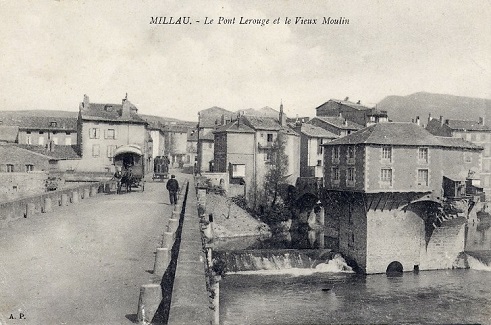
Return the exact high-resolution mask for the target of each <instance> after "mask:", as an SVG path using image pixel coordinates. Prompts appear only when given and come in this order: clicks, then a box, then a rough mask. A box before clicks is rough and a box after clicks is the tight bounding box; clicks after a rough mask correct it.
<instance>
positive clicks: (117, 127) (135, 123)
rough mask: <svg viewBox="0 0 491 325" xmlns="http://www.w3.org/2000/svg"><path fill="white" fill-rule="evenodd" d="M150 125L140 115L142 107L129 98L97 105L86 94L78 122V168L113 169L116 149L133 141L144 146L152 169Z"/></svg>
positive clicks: (92, 170)
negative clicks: (148, 127)
mask: <svg viewBox="0 0 491 325" xmlns="http://www.w3.org/2000/svg"><path fill="white" fill-rule="evenodd" d="M146 126H147V122H146V121H145V120H143V119H142V118H141V117H140V116H139V115H138V109H137V108H136V106H135V105H133V104H132V103H131V102H130V101H129V100H128V99H127V97H126V98H124V99H123V100H122V103H121V104H97V103H91V102H90V101H89V97H88V96H87V95H84V100H83V102H82V103H80V106H79V115H78V121H77V130H78V132H77V134H78V141H77V143H78V148H79V153H80V156H81V159H80V161H79V162H78V164H77V166H76V171H82V172H113V170H114V166H113V155H114V151H115V150H116V148H118V147H120V146H123V145H130V144H131V145H136V146H138V147H139V148H141V152H142V156H143V159H144V161H145V162H146V164H145V166H146V171H148V170H149V169H148V166H149V162H150V159H149V158H150V157H151V154H152V153H151V152H148V150H149V144H148V142H149V140H150V136H149V134H148V132H147V130H146Z"/></svg>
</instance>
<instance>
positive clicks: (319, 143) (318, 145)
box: [317, 139, 324, 155]
mask: <svg viewBox="0 0 491 325" xmlns="http://www.w3.org/2000/svg"><path fill="white" fill-rule="evenodd" d="M322 143H324V139H317V154H318V155H322Z"/></svg>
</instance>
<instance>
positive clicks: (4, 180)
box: [0, 172, 48, 202]
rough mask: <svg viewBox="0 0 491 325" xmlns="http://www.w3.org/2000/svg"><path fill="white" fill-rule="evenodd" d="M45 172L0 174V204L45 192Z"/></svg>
mask: <svg viewBox="0 0 491 325" xmlns="http://www.w3.org/2000/svg"><path fill="white" fill-rule="evenodd" d="M47 179H48V173H47V172H29V173H0V202H3V201H8V200H14V199H18V198H20V197H23V196H29V195H34V194H39V193H44V192H46V180H47Z"/></svg>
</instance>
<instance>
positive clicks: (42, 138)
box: [1, 115, 77, 146]
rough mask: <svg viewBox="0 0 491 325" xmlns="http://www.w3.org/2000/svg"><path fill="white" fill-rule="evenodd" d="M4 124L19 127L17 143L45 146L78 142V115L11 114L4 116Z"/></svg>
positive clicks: (68, 144)
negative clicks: (51, 143)
mask: <svg viewBox="0 0 491 325" xmlns="http://www.w3.org/2000/svg"><path fill="white" fill-rule="evenodd" d="M1 122H2V125H3V126H15V127H17V128H18V135H17V141H16V142H17V143H20V144H28V145H40V146H45V145H47V144H48V143H49V142H50V141H53V143H54V144H56V145H67V146H70V145H75V144H77V118H76V117H49V116H33V115H11V116H8V115H7V116H4V117H2V121H1Z"/></svg>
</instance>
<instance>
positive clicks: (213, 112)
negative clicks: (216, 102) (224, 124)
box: [199, 106, 237, 128]
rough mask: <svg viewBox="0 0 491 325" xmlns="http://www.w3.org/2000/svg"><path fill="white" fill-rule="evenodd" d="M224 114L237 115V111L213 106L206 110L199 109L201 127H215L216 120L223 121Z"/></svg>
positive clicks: (228, 116) (226, 115)
mask: <svg viewBox="0 0 491 325" xmlns="http://www.w3.org/2000/svg"><path fill="white" fill-rule="evenodd" d="M222 115H225V117H226V118H229V119H230V118H231V117H235V116H236V115H237V113H234V112H231V111H228V110H226V109H224V108H221V107H217V106H213V107H210V108H207V109H204V110H201V111H199V127H200V128H213V127H215V125H216V124H215V122H216V121H218V123H220V122H221V118H222Z"/></svg>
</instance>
